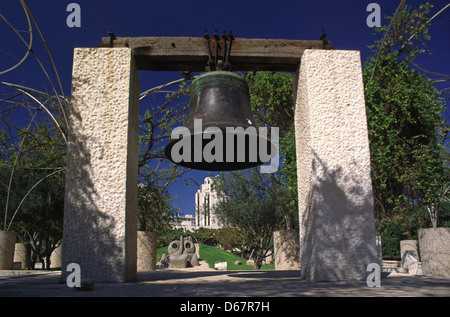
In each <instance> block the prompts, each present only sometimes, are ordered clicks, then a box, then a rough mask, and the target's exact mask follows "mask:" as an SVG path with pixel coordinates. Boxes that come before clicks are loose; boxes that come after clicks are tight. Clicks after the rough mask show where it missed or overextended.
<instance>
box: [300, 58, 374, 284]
mask: <svg viewBox="0 0 450 317" xmlns="http://www.w3.org/2000/svg"><path fill="white" fill-rule="evenodd" d="M296 77H297V80H298V83H297V84H296V87H297V89H296V91H295V93H296V96H295V99H296V109H295V133H296V151H297V176H298V177H297V179H298V197H299V222H300V255H301V276H302V278H305V279H307V280H309V281H347V280H349V281H351V280H365V279H366V278H367V275H368V273H367V271H366V270H367V266H368V265H369V264H370V263H378V258H377V247H376V238H375V221H374V210H373V197H372V181H371V177H370V152H369V140H368V132H367V120H366V113H365V102H364V86H363V81H362V72H361V60H360V54H359V52H358V51H343V50H332V51H328V50H305V52H304V53H303V55H302V59H301V65H300V68H299V71H298V72H297V76H296Z"/></svg>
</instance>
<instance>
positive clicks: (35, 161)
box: [0, 122, 65, 268]
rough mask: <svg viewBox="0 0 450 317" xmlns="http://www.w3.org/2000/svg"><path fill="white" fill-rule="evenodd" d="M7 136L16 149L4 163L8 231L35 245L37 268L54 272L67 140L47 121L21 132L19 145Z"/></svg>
mask: <svg viewBox="0 0 450 317" xmlns="http://www.w3.org/2000/svg"><path fill="white" fill-rule="evenodd" d="M5 136H6V134H5V133H2V138H3V140H4V141H5V144H8V145H9V149H12V150H11V151H8V150H7V151H6V152H4V154H5V155H4V156H3V158H4V160H3V161H2V162H1V163H0V184H1V188H0V192H1V195H0V197H1V198H0V205H1V206H2V207H3V211H4V215H3V216H4V218H3V220H4V228H5V229H7V230H13V231H15V232H16V233H17V234H18V236H19V237H20V240H21V241H23V242H27V243H28V244H29V245H30V246H31V248H32V251H33V261H32V262H33V264H32V267H34V263H35V262H36V261H37V260H39V261H41V262H42V263H43V264H44V265H43V267H45V268H49V267H50V262H49V261H50V255H51V253H52V252H53V250H54V249H55V248H56V247H58V246H59V244H60V243H61V239H62V223H63V209H64V207H63V206H64V165H65V145H64V141H63V140H62V139H61V137H60V134H59V133H57V132H55V129H54V127H53V126H52V125H47V124H45V123H43V122H41V123H39V124H37V127H36V128H33V129H30V128H29V127H25V128H23V129H21V130H20V131H19V133H18V137H19V140H18V142H17V143H18V144H17V145H15V143H14V142H13V141H12V140H5ZM6 149H7V148H6ZM44 258H45V259H46V261H47V262H46V263H44V262H43V259H44Z"/></svg>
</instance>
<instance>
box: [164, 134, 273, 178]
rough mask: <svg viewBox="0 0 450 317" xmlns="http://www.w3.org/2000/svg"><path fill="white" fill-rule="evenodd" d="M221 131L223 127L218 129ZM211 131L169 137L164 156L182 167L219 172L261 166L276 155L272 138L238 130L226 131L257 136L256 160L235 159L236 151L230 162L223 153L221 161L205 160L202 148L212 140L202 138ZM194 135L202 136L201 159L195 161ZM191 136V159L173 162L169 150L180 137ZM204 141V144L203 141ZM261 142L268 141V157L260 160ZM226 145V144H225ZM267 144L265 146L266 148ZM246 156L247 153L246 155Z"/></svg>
mask: <svg viewBox="0 0 450 317" xmlns="http://www.w3.org/2000/svg"><path fill="white" fill-rule="evenodd" d="M219 129H220V128H219ZM220 130H222V131H223V129H220ZM212 134H213V133H205V132H204V131H202V132H200V133H192V134H190V135H187V136H183V137H181V138H177V139H169V142H168V144H167V145H166V147H165V148H164V157H165V158H166V159H168V160H169V161H171V162H172V163H174V164H177V165H180V166H183V167H187V168H191V169H195V170H202V171H214V172H219V171H224V172H226V171H234V170H244V169H248V168H253V167H258V166H261V165H263V164H266V163H268V162H270V160H271V159H272V158H274V157H275V156H276V151H277V148H276V146H275V144H274V143H273V142H272V140H271V139H270V138H268V137H265V136H262V135H261V134H259V133H257V132H256V133H239V131H232V132H231V133H227V134H228V135H230V134H234V135H242V134H246V135H252V136H254V137H256V138H257V141H256V145H257V154H256V161H243V162H242V161H237V160H236V155H237V152H234V153H233V154H234V156H233V157H234V160H233V161H231V162H229V161H228V162H227V161H226V160H225V159H224V158H225V154H224V155H223V157H222V158H223V161H222V162H216V161H212V162H206V161H205V160H204V158H203V150H204V147H205V145H206V144H208V143H209V142H211V141H212V139H211V138H204V135H212ZM196 135H201V136H202V138H201V140H202V161H201V162H195V161H194V160H192V157H193V151H192V147H193V142H192V141H193V140H194V139H193V137H195V136H196ZM185 137H186V138H192V140H191V141H190V144H191V160H190V161H189V162H186V161H183V160H181V161H180V162H175V161H174V160H173V159H172V155H171V151H172V148H173V146H174V145H175V144H176V143H178V142H180V141H181V140H182V139H184V138H185ZM204 141H206V144H205V142H204ZM261 142H268V144H269V143H270V155H269V158H268V159H267V160H265V161H263V160H261V159H260V157H259V155H258V154H259V144H260V143H261ZM225 146H226V145H225ZM234 146H236V143H235V144H234ZM268 147H269V146H267V147H266V149H267V148H268ZM246 157H247V155H246Z"/></svg>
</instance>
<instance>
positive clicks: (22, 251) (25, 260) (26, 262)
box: [14, 243, 31, 270]
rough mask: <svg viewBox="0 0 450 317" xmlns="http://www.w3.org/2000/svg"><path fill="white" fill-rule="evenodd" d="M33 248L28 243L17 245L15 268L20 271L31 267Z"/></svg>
mask: <svg viewBox="0 0 450 317" xmlns="http://www.w3.org/2000/svg"><path fill="white" fill-rule="evenodd" d="M30 262H31V246H30V245H29V244H28V243H16V246H15V248H14V266H16V265H17V264H18V265H17V266H18V268H19V269H20V270H26V269H28V268H29V267H30Z"/></svg>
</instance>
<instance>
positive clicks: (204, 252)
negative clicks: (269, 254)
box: [156, 244, 275, 270]
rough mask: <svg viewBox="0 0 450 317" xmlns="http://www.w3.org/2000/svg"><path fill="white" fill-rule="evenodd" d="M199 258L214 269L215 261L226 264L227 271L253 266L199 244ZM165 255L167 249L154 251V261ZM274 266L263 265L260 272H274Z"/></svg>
mask: <svg viewBox="0 0 450 317" xmlns="http://www.w3.org/2000/svg"><path fill="white" fill-rule="evenodd" d="M199 252H200V258H201V259H202V260H204V261H206V262H207V263H208V265H209V267H211V268H214V264H215V262H216V261H219V262H227V267H228V270H253V269H254V268H253V265H245V262H246V261H247V260H246V259H244V258H241V257H239V256H237V255H236V254H233V253H231V252H227V251H224V250H222V249H219V248H216V247H213V246H210V245H207V244H200V251H199ZM163 253H165V254H167V247H163V248H158V249H157V250H156V261H157V262H159V261H160V260H161V256H162V254H163ZM236 261H241V262H242V265H236V264H234V262H236ZM274 269H275V265H274V264H265V265H263V266H261V270H274Z"/></svg>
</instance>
